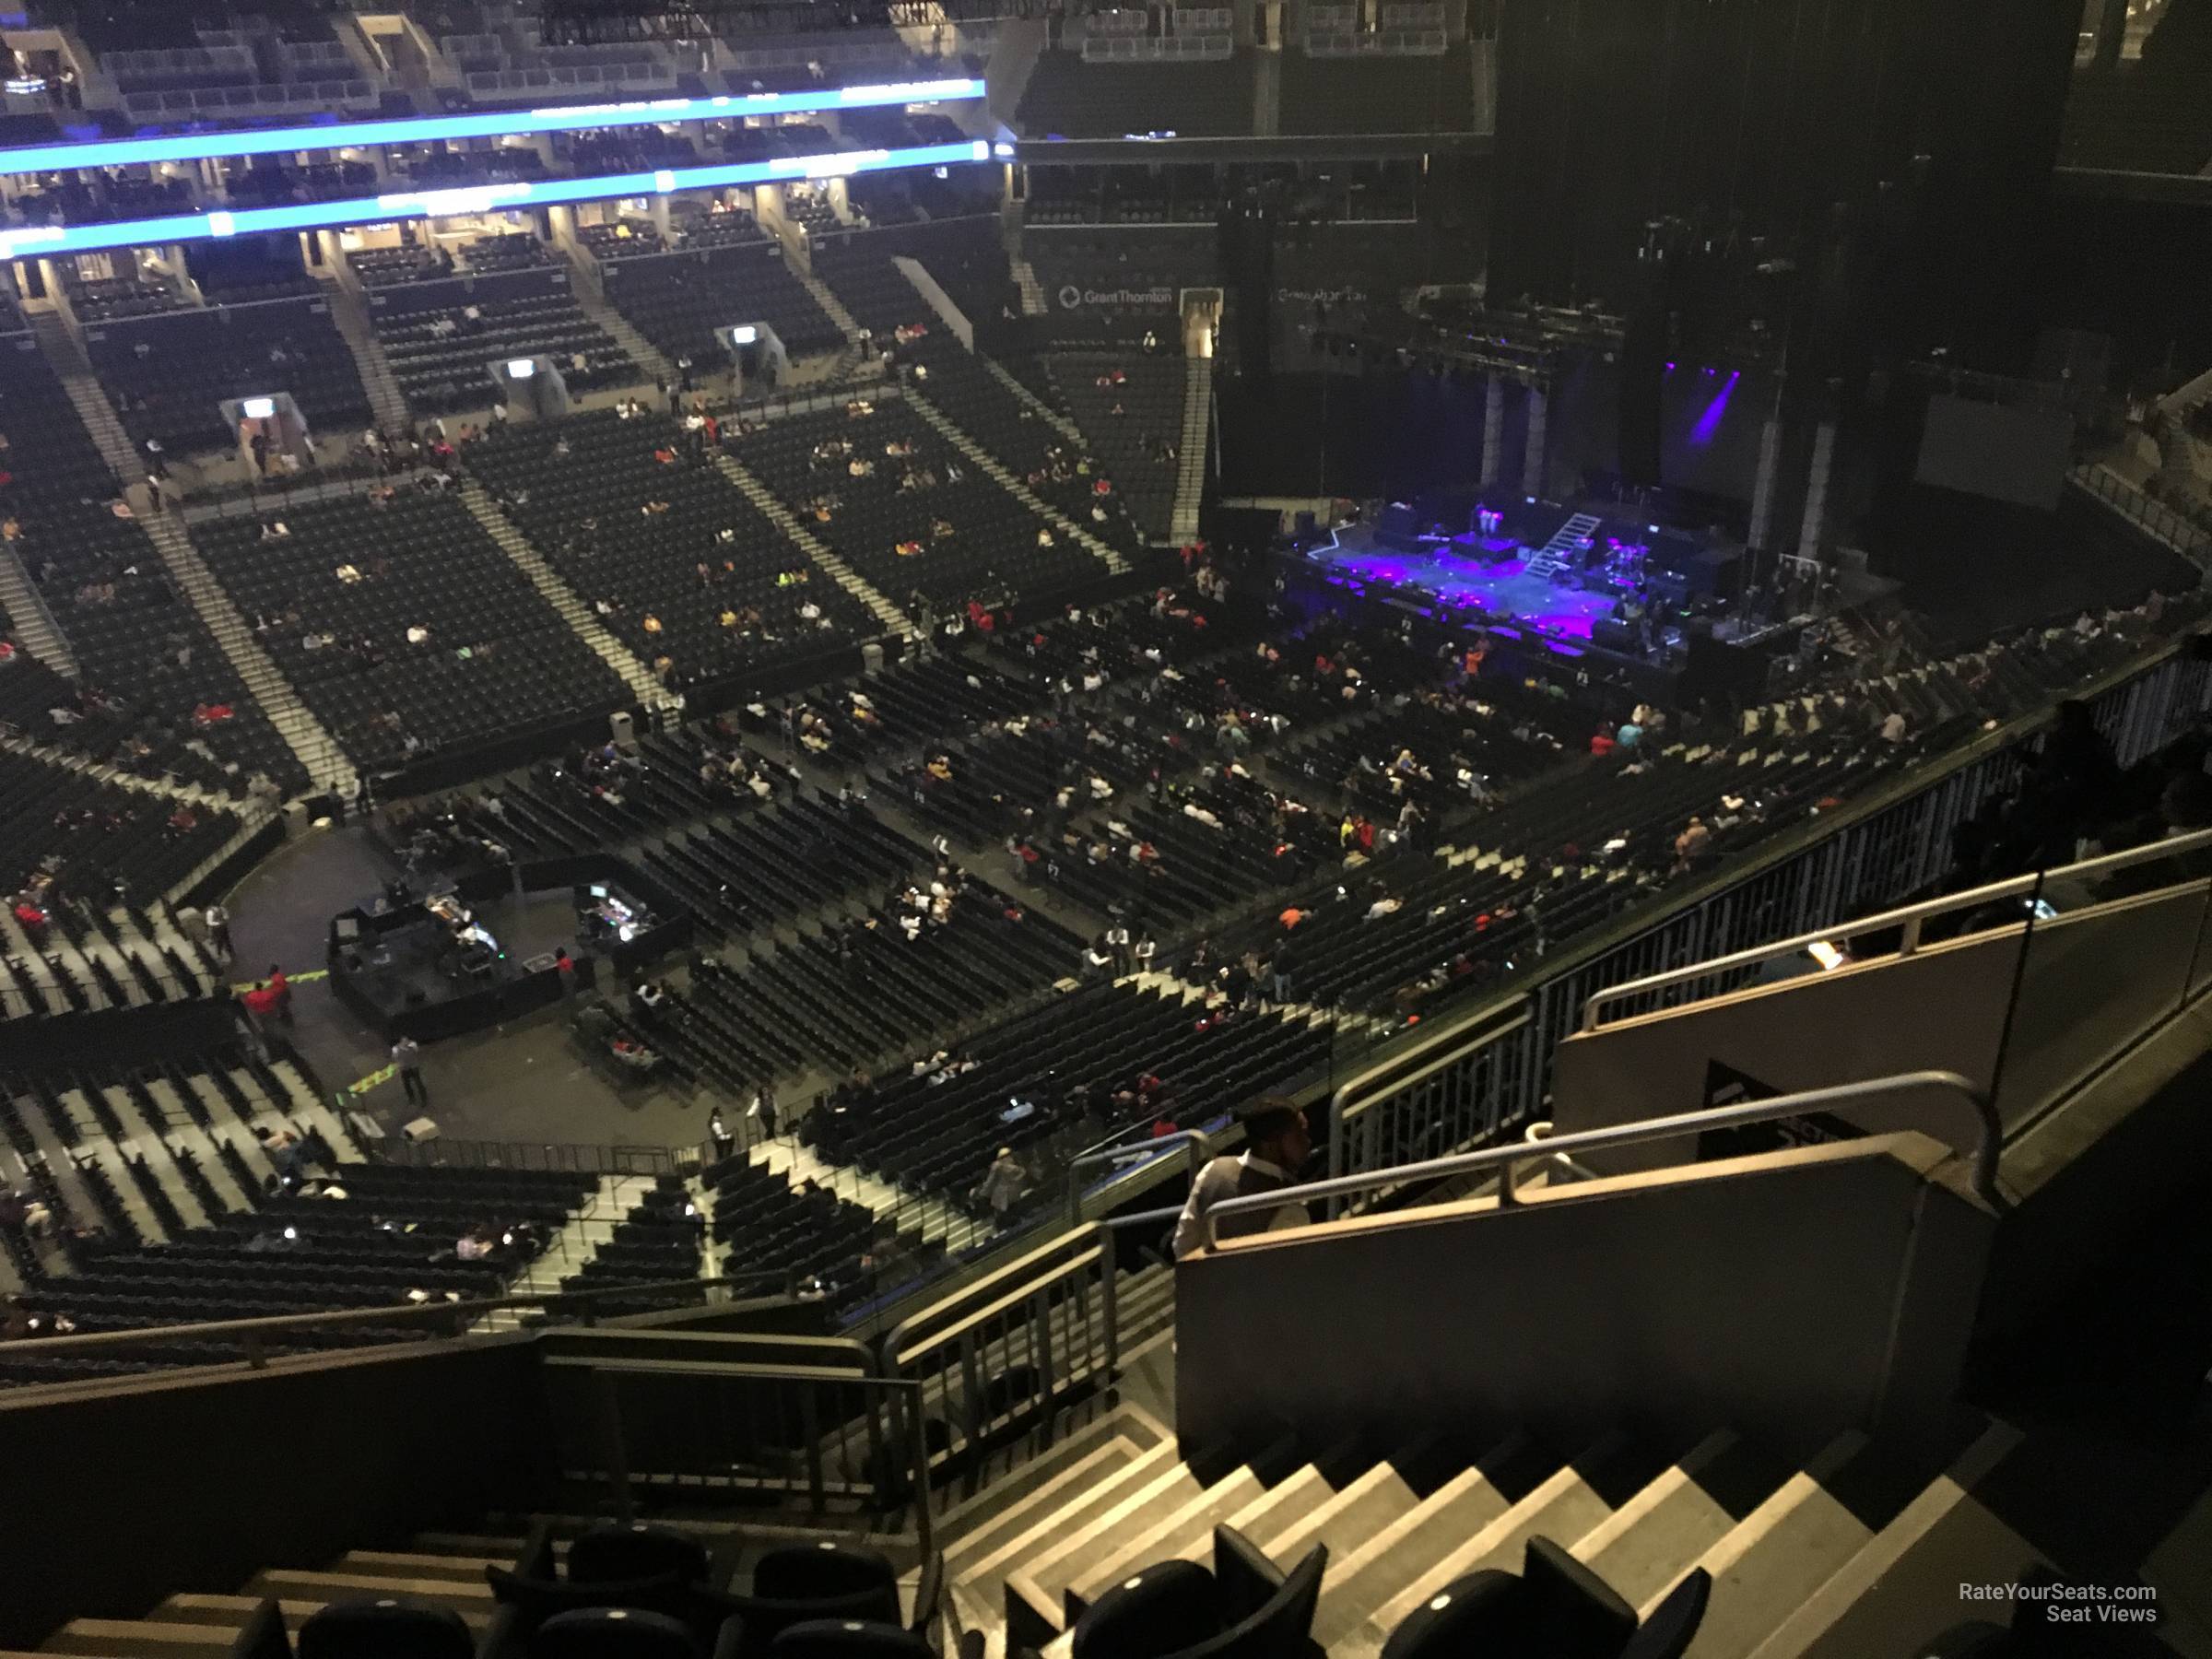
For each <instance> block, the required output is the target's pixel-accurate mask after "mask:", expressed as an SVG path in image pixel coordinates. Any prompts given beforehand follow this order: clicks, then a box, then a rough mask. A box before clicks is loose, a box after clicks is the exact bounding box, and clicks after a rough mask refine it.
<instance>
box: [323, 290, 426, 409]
mask: <svg viewBox="0 0 2212 1659" xmlns="http://www.w3.org/2000/svg"><path fill="white" fill-rule="evenodd" d="M324 293H325V294H326V295H327V297H328V299H329V301H330V320H331V321H332V322H333V323H335V324H337V327H338V333H339V334H340V335H343V336H344V338H345V341H346V344H347V347H349V348H350V349H351V350H352V352H353V364H354V367H355V368H356V369H357V370H359V371H360V376H361V386H362V388H363V390H365V391H366V392H367V393H368V394H369V406H370V407H371V409H373V410H375V411H376V429H377V430H378V431H380V432H405V431H409V430H411V429H413V424H414V423H413V419H412V418H411V416H410V414H409V412H408V409H407V400H406V397H404V396H403V395H401V394H400V390H399V382H398V381H397V380H395V379H394V377H393V374H392V359H390V358H388V357H386V356H385V355H384V346H383V342H382V340H379V339H378V338H377V337H376V329H375V327H374V326H373V325H372V324H371V323H370V321H369V306H368V301H367V300H366V299H365V298H364V297H363V295H362V294H361V292H360V290H359V289H358V288H352V287H350V286H348V285H347V283H346V282H344V281H342V280H340V279H338V278H337V277H335V276H334V277H332V278H331V280H330V282H329V285H328V287H327V288H325V289H324Z"/></svg>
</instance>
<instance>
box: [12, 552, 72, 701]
mask: <svg viewBox="0 0 2212 1659" xmlns="http://www.w3.org/2000/svg"><path fill="white" fill-rule="evenodd" d="M0 611H5V612H6V615H7V618H8V620H9V621H11V622H13V623H14V624H15V629H16V643H17V644H18V645H20V646H22V647H23V649H24V650H26V651H28V652H29V653H30V654H31V655H32V656H34V657H36V658H38V659H39V661H40V662H41V663H43V664H45V665H46V666H47V667H49V668H51V669H53V671H54V672H55V673H56V674H61V675H66V676H67V677H69V678H71V679H75V678H76V677H77V666H76V652H75V651H73V650H72V649H70V645H69V640H68V636H67V635H65V634H64V633H63V632H62V630H61V628H60V625H59V624H57V623H56V622H55V621H54V619H53V612H52V611H50V610H48V609H47V608H46V600H45V596H44V595H43V594H41V593H40V592H39V590H38V587H37V585H36V584H35V583H34V582H32V581H31V579H30V572H29V571H27V570H25V569H24V568H23V561H22V559H19V558H18V557H17V555H16V547H15V544H14V543H13V542H0Z"/></svg>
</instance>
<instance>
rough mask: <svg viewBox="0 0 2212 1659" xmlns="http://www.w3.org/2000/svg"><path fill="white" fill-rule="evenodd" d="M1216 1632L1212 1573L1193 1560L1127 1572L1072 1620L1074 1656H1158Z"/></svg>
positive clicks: (1105, 1658) (1101, 1658)
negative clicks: (1073, 1625) (1119, 1580)
mask: <svg viewBox="0 0 2212 1659" xmlns="http://www.w3.org/2000/svg"><path fill="white" fill-rule="evenodd" d="M1220 1630H1221V1611H1220V1606H1219V1599H1218V1595H1217V1594H1216V1592H1215V1587H1214V1575H1213V1574H1212V1573H1210V1572H1208V1571H1206V1569H1205V1568H1203V1567H1201V1566H1199V1565H1198V1564H1197V1563H1196V1562H1195V1561H1162V1562H1160V1563H1159V1565H1157V1566H1152V1567H1147V1568H1145V1569H1143V1570H1142V1571H1138V1572H1135V1573H1133V1574H1131V1575H1130V1576H1129V1577H1128V1578H1125V1579H1124V1580H1123V1581H1122V1582H1121V1583H1118V1584H1116V1585H1114V1587H1113V1588H1112V1589H1111V1590H1109V1591H1107V1592H1106V1593H1105V1594H1103V1595H1101V1596H1100V1597H1099V1598H1098V1600H1097V1601H1095V1602H1093V1603H1092V1604H1091V1605H1090V1606H1088V1607H1087V1608H1085V1609H1084V1611H1083V1616H1082V1617H1081V1618H1078V1619H1077V1620H1076V1636H1075V1644H1074V1659H1163V1656H1164V1655H1167V1654H1170V1653H1181V1652H1183V1651H1185V1650H1193V1649H1194V1644H1196V1643H1199V1642H1204V1641H1209V1640H1211V1639H1212V1638H1213V1637H1215V1636H1217V1635H1218V1634H1219V1632H1220Z"/></svg>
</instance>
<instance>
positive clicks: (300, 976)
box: [230, 968, 330, 991]
mask: <svg viewBox="0 0 2212 1659" xmlns="http://www.w3.org/2000/svg"><path fill="white" fill-rule="evenodd" d="M329 977H330V970H329V969H327V968H310V969H309V970H308V971H306V972H305V973H288V974H286V975H285V976H284V979H285V982H286V983H287V984H289V985H312V984H313V983H314V982H315V981H317V980H326V979H328V978H329ZM260 983H261V982H260V981H259V980H233V981H232V982H231V984H230V989H231V990H233V991H251V990H253V987H254V986H256V985H258V984H260Z"/></svg>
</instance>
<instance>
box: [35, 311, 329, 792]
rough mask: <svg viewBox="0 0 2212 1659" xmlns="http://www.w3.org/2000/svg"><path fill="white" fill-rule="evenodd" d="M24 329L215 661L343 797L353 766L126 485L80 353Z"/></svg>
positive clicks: (101, 399) (161, 517) (207, 578)
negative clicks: (120, 485) (221, 661)
mask: <svg viewBox="0 0 2212 1659" xmlns="http://www.w3.org/2000/svg"><path fill="white" fill-rule="evenodd" d="M32 327H33V330H34V331H35V332H36V334H37V335H38V338H39V345H40V347H41V349H43V350H44V351H45V353H46V359H47V361H48V362H50V363H51V364H52V365H53V371H54V373H55V374H56V375H58V376H59V377H60V379H61V382H62V388H63V390H64V391H65V392H67V393H68V394H69V401H70V403H71V404H72V405H73V406H75V407H76V413H77V416H78V418H80V419H82V420H83V421H84V423H85V429H86V430H87V431H88V432H89V433H90V434H91V435H92V441H93V442H94V444H96V445H97V446H98V447H99V450H100V455H101V458H102V459H104V460H105V461H106V462H107V464H108V466H109V469H110V470H111V471H112V472H113V473H114V474H115V476H116V477H117V478H119V479H123V480H125V483H124V495H125V496H126V497H127V498H128V499H129V500H130V502H131V505H132V508H133V510H134V511H135V512H137V513H138V515H139V519H138V522H139V524H140V525H141V526H142V527H143V528H144V529H145V531H146V535H147V540H148V541H150V542H151V543H152V544H153V545H154V549H155V551H156V552H158V553H159V554H160V555H161V560H162V562H163V563H164V564H166V565H167V566H168V567H169V573H170V575H171V577H172V578H173V579H174V580H175V582H176V584H177V588H178V590H179V591H180V592H181V593H182V594H183V595H184V596H185V598H186V599H187V600H188V601H190V602H191V605H192V607H193V609H194V611H196V612H197V613H198V614H199V618H200V620H201V621H202V622H204V623H206V625H207V631H208V632H210V633H212V634H213V635H214V636H215V640H216V643H217V644H218V645H220V646H221V647H222V648H223V654H224V655H225V656H226V657H228V658H229V660H230V665H231V667H232V668H234V669H236V670H237V672H238V677H239V678H240V679H241V680H243V681H244V682H245V686H246V689H247V690H248V691H250V692H251V693H253V700H254V701H256V702H258V703H259V704H260V705H261V707H262V712H264V713H265V714H267V715H268V717H269V723H270V724H272V725H274V726H275V727H276V728H277V734H278V735H280V736H282V737H283V739H284V741H285V743H286V745H287V747H289V748H290V749H291V751H292V753H293V755H294V756H296V757H297V758H298V759H299V761H300V765H301V766H302V767H304V768H306V770H307V773H308V775H309V776H310V777H312V779H314V781H315V782H316V784H317V785H318V786H319V787H322V788H324V789H338V790H343V791H345V792H347V794H350V793H351V792H352V790H353V787H354V783H355V777H354V771H353V766H352V763H351V762H350V761H348V760H347V758H346V754H345V751H344V750H343V749H341V748H340V747H338V744H337V740H336V739H335V737H333V736H332V735H330V733H329V732H328V731H327V730H325V729H324V725H323V723H322V722H321V721H319V720H317V719H316V718H315V717H314V715H313V714H312V713H311V712H309V711H308V708H307V705H306V704H304V703H302V702H301V701H300V696H299V693H298V692H296V691H294V690H293V689H292V685H291V682H290V681H289V680H288V679H286V678H285V677H284V676H283V675H282V674H280V673H279V672H277V665H276V664H275V663H273V662H272V661H270V660H269V656H268V653H266V652H265V651H263V650H262V648H261V645H260V643H259V642H258V641H256V640H255V639H254V638H253V632H252V630H251V629H248V628H247V627H246V624H245V620H244V618H241V616H240V615H239V614H238V607H237V606H235V605H233V604H231V603H230V596H229V594H226V593H225V592H224V591H223V589H222V585H221V584H220V583H219V582H217V581H216V579H215V576H214V573H213V572H212V571H209V570H208V569H207V566H206V561H205V560H203V559H201V558H200V553H199V549H198V548H197V547H194V546H193V545H192V538H191V537H190V536H188V535H185V534H184V529H183V526H182V524H179V523H178V521H177V520H176V518H175V517H174V516H173V515H171V514H170V513H167V512H153V511H152V507H151V500H150V498H149V497H148V495H147V489H146V486H145V485H144V484H143V483H141V482H133V480H137V479H139V478H140V477H142V475H143V473H144V470H145V469H144V467H143V465H141V463H140V460H139V456H138V452H137V449H136V447H135V445H134V444H133V443H132V442H131V440H130V435H129V434H128V433H126V432H125V431H124V429H123V422H122V421H121V420H119V419H117V418H116V415H115V406H114V405H113V404H112V403H110V402H109V401H108V394H107V393H106V391H105V390H104V389H102V387H101V386H100V382H99V381H97V380H96V379H94V378H93V375H92V367H91V364H90V363H89V362H88V360H87V359H86V358H85V354H84V349H83V347H80V346H79V345H78V344H77V342H76V338H75V337H74V336H73V335H71V334H70V333H69V331H68V329H67V327H66V326H65V324H63V323H62V321H61V319H60V318H59V317H57V316H55V315H54V314H53V312H40V313H38V314H37V315H36V316H35V317H34V318H33V319H32Z"/></svg>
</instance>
